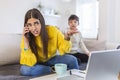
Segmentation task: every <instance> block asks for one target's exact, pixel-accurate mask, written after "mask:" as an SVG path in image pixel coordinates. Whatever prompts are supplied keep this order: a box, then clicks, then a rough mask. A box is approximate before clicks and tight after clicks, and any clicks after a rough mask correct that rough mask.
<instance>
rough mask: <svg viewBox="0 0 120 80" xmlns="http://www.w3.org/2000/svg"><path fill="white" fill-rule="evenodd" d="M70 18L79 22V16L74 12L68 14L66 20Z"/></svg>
mask: <svg viewBox="0 0 120 80" xmlns="http://www.w3.org/2000/svg"><path fill="white" fill-rule="evenodd" d="M70 20H76V21H78V23H79V17H78V16H77V15H75V14H72V15H70V17H69V18H68V21H70Z"/></svg>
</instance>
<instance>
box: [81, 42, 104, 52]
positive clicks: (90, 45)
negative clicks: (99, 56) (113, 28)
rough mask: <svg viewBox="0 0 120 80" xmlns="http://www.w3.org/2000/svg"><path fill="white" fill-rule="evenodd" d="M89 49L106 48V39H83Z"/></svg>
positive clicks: (98, 49)
mask: <svg viewBox="0 0 120 80" xmlns="http://www.w3.org/2000/svg"><path fill="white" fill-rule="evenodd" d="M83 41H84V43H85V45H86V47H87V48H88V50H89V51H100V50H106V41H99V40H83Z"/></svg>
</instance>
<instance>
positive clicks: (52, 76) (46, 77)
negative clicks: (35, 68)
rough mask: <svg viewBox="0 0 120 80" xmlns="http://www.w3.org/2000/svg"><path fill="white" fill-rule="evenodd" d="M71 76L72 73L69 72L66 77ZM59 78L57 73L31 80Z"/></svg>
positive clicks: (55, 79)
mask: <svg viewBox="0 0 120 80" xmlns="http://www.w3.org/2000/svg"><path fill="white" fill-rule="evenodd" d="M69 75H70V71H67V73H66V76H69ZM58 77H59V76H58V75H57V74H56V73H54V74H49V75H45V76H41V77H37V78H33V79H30V80H57V78H58Z"/></svg>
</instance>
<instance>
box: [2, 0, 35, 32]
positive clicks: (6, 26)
mask: <svg viewBox="0 0 120 80" xmlns="http://www.w3.org/2000/svg"><path fill="white" fill-rule="evenodd" d="M33 6H34V2H33V0H1V1H0V33H21V32H22V27H23V21H24V15H25V13H26V11H27V10H28V9H29V8H32V7H33Z"/></svg>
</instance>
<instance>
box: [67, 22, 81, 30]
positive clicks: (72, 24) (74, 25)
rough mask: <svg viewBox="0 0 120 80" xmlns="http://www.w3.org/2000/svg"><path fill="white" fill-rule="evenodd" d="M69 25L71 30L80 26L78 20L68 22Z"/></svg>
mask: <svg viewBox="0 0 120 80" xmlns="http://www.w3.org/2000/svg"><path fill="white" fill-rule="evenodd" d="M68 25H69V27H70V29H72V30H73V29H76V28H77V26H78V25H79V23H78V21H77V20H69V21H68Z"/></svg>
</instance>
